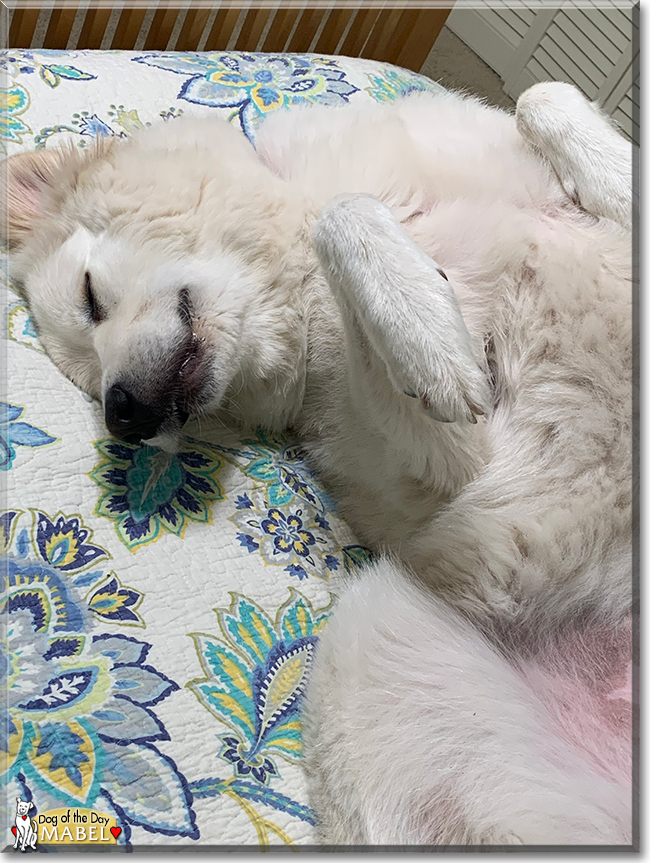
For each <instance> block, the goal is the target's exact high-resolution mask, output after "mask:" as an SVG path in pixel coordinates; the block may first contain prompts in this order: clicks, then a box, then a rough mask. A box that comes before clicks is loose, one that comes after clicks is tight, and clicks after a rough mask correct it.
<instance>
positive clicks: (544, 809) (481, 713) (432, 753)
mask: <svg viewBox="0 0 650 863" xmlns="http://www.w3.org/2000/svg"><path fill="white" fill-rule="evenodd" d="M303 733H304V741H305V753H306V766H307V775H308V779H309V784H310V802H311V805H312V806H313V807H314V808H315V811H316V814H317V827H318V834H319V841H320V842H321V843H322V844H324V845H343V844H358V845H441V844H443V845H463V846H466V845H511V844H527V845H531V844H533V845H557V844H571V845H587V844H612V845H613V844H624V843H626V842H629V841H630V839H629V835H628V834H629V823H630V813H629V807H630V800H629V797H630V795H627V797H626V795H625V794H621V789H620V788H619V787H618V786H617V785H616V783H615V782H613V781H611V780H609V779H607V778H605V777H604V776H603V775H601V774H599V773H598V772H597V771H596V770H595V768H594V766H593V765H592V764H591V762H589V761H588V760H587V759H586V758H584V757H583V755H582V753H581V752H580V751H578V750H577V749H575V748H574V747H572V746H571V745H570V744H569V743H568V742H567V741H566V740H565V739H564V738H562V737H560V736H559V735H558V734H557V732H556V730H555V728H554V726H553V725H552V722H551V721H550V720H549V717H548V716H547V713H546V710H545V705H544V703H543V701H542V700H540V699H538V698H537V696H536V694H535V693H534V692H533V691H532V689H531V688H530V686H529V685H528V684H527V683H526V681H525V679H524V678H523V676H522V675H520V674H519V673H518V672H517V670H516V669H515V668H514V666H512V665H510V664H509V663H508V662H507V661H506V660H505V659H504V658H503V656H502V655H501V654H499V653H498V652H497V651H496V650H495V649H494V648H493V647H492V646H491V645H490V644H489V643H488V642H487V641H486V640H485V639H484V638H483V637H482V636H481V635H480V633H479V632H478V631H477V630H476V629H475V628H474V627H473V626H472V625H471V624H470V623H469V622H468V621H467V620H465V619H464V618H463V617H462V616H461V615H460V614H458V613H457V612H456V611H455V610H454V609H452V608H451V607H450V606H448V605H447V604H446V603H445V602H443V601H441V600H440V599H438V598H436V597H434V596H432V595H431V594H430V593H429V592H425V591H423V590H422V589H421V588H419V587H417V586H416V585H415V583H413V582H411V581H410V580H409V578H408V577H407V576H406V575H405V573H404V571H403V570H400V569H399V567H398V566H397V565H395V564H394V563H392V562H391V561H389V560H385V559H384V560H380V561H378V562H377V563H376V564H374V565H373V566H372V567H371V568H368V569H366V570H365V571H364V573H363V577H362V578H360V579H359V580H357V581H355V582H354V583H352V584H351V585H350V586H349V587H348V588H347V590H346V591H344V592H343V594H342V596H341V598H340V599H339V602H338V605H337V607H336V608H335V611H334V614H333V616H332V619H331V621H330V622H329V624H328V626H327V627H326V629H325V630H324V632H323V635H322V637H321V641H320V644H319V646H318V648H317V652H316V657H315V662H314V666H313V672H312V677H311V682H310V686H309V689H308V693H307V703H306V707H305V710H304V712H303Z"/></svg>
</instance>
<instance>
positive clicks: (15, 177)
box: [0, 150, 66, 247]
mask: <svg viewBox="0 0 650 863" xmlns="http://www.w3.org/2000/svg"><path fill="white" fill-rule="evenodd" d="M65 156H66V151H65V150H36V151H35V152H33V153H19V154H18V155H16V156H10V157H9V158H8V159H5V160H4V162H2V163H0V200H2V201H4V205H5V212H4V213H3V214H1V215H2V216H3V218H2V222H1V224H0V239H2V241H3V242H4V244H5V245H8V246H10V247H11V246H18V245H20V244H21V243H22V242H24V240H25V238H26V237H27V235H28V234H29V232H30V231H31V229H32V225H33V223H34V220H35V219H36V218H37V217H38V216H40V215H41V214H42V213H43V212H44V209H45V205H46V201H47V198H48V196H49V194H50V190H51V189H52V187H53V184H54V182H55V180H56V176H57V174H58V173H59V171H60V170H61V168H62V167H63V164H64V162H65Z"/></svg>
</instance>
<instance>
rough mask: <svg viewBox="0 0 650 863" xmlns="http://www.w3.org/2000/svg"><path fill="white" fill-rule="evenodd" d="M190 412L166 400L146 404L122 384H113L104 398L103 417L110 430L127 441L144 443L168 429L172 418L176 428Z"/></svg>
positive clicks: (182, 423) (183, 422) (184, 420)
mask: <svg viewBox="0 0 650 863" xmlns="http://www.w3.org/2000/svg"><path fill="white" fill-rule="evenodd" d="M188 417H189V414H188V413H187V412H186V411H185V410H184V409H182V408H179V407H177V406H175V405H174V404H173V403H170V401H169V400H165V402H164V403H162V404H145V403H144V402H142V401H140V399H138V398H137V397H136V396H135V395H134V394H133V392H131V391H130V390H129V389H128V388H127V387H126V386H124V385H123V384H114V385H113V386H112V387H111V388H110V389H109V390H108V392H107V393H106V396H105V398H104V418H105V422H106V427H107V428H108V430H109V432H110V433H111V434H112V435H114V436H115V437H117V438H120V439H121V440H124V441H126V442H127V443H141V441H143V440H149V439H150V438H153V437H155V436H156V435H157V434H159V433H161V432H162V431H163V430H166V429H167V428H168V427H169V425H170V421H173V422H174V425H175V426H176V427H177V428H180V427H181V426H183V425H184V424H185V422H186V421H187V419H188Z"/></svg>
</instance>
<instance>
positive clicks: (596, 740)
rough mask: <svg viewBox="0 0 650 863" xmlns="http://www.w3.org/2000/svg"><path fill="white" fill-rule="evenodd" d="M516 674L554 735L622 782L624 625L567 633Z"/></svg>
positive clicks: (628, 660) (626, 767) (627, 632)
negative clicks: (615, 629) (616, 628)
mask: <svg viewBox="0 0 650 863" xmlns="http://www.w3.org/2000/svg"><path fill="white" fill-rule="evenodd" d="M521 671H522V672H523V675H524V677H525V679H526V681H527V683H528V685H529V686H530V688H531V689H532V690H533V692H534V693H535V694H536V696H537V698H538V699H539V700H540V701H541V702H542V704H543V705H544V707H545V708H546V711H547V712H548V714H549V715H550V717H551V720H552V722H553V724H554V725H555V726H556V729H557V731H558V733H559V734H560V735H561V736H563V737H564V738H565V739H568V740H569V741H570V742H571V743H572V744H573V745H574V746H576V747H577V748H578V749H580V750H582V751H583V752H585V753H586V754H587V755H588V756H589V757H590V760H591V761H592V762H593V763H594V764H595V765H596V766H597V767H598V769H599V771H600V772H602V773H603V774H604V775H606V776H608V777H609V778H611V779H614V780H616V781H618V782H622V783H625V784H627V783H630V782H631V771H632V639H631V628H630V625H629V622H628V624H627V625H626V626H625V627H621V628H620V630H619V631H618V632H612V631H611V630H607V629H606V628H604V627H603V628H591V629H589V628H585V629H582V630H580V631H576V630H574V631H569V632H566V633H564V634H562V636H560V637H558V638H556V639H555V640H554V644H553V646H552V647H551V648H550V649H549V648H547V649H545V650H544V651H540V652H539V653H538V655H537V656H536V657H535V658H534V659H531V660H530V661H528V662H527V663H526V664H524V665H523V666H522V667H521Z"/></svg>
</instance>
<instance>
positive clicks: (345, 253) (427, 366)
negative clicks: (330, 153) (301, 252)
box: [314, 195, 489, 423]
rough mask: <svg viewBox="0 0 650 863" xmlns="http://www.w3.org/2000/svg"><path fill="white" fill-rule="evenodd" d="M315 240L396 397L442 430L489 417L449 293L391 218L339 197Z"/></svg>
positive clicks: (484, 390)
mask: <svg viewBox="0 0 650 863" xmlns="http://www.w3.org/2000/svg"><path fill="white" fill-rule="evenodd" d="M314 240H315V245H316V251H317V253H318V256H319V258H320V261H321V264H322V266H323V270H324V272H325V275H326V277H327V279H328V282H329V285H330V287H331V289H332V291H333V293H334V296H335V297H336V299H337V301H338V302H339V305H340V306H341V307H342V310H343V313H344V318H345V319H346V322H348V323H349V321H350V320H351V319H354V320H355V321H356V322H358V324H359V326H360V327H361V330H362V332H363V334H364V336H365V338H366V339H367V340H368V341H369V342H370V345H371V346H372V349H373V351H374V353H375V355H376V356H377V357H379V358H380V360H381V361H382V362H383V365H384V368H385V373H386V374H387V376H388V379H389V381H390V383H391V384H392V386H393V387H394V389H395V392H396V393H398V394H399V396H400V397H403V396H404V394H406V395H407V396H408V395H410V396H415V397H417V398H418V399H419V400H420V403H421V404H422V406H423V408H424V410H425V411H426V412H427V413H428V414H429V415H430V416H431V417H432V418H433V419H435V420H439V421H442V422H455V421H458V420H464V421H469V422H473V423H475V422H476V417H477V416H480V415H482V414H484V413H486V412H487V410H488V398H489V396H488V387H487V382H486V377H485V374H484V371H483V369H482V368H481V366H480V362H481V355H480V353H479V352H478V350H477V347H476V346H475V345H474V344H473V343H472V339H471V337H470V334H469V332H468V331H467V327H466V326H465V322H464V320H463V317H462V315H461V311H460V306H459V304H458V300H457V298H456V295H455V294H454V290H453V288H452V286H451V285H450V283H449V281H448V280H447V278H446V276H445V274H444V273H443V272H442V270H441V269H440V268H439V267H438V266H436V264H435V262H434V261H433V260H432V259H431V258H429V257H428V255H426V254H425V253H424V252H423V251H422V250H421V249H419V248H418V246H416V244H415V243H414V242H413V241H412V240H411V239H410V237H409V236H408V234H407V233H406V231H405V230H404V228H403V227H402V226H401V225H400V223H399V222H398V221H397V219H396V218H395V217H394V216H393V214H392V213H391V212H390V210H389V209H388V208H387V207H386V206H385V205H384V204H382V203H380V202H379V201H377V200H375V199H374V198H370V197H367V196H363V195H346V196H342V197H340V198H337V199H335V200H334V201H333V202H332V203H330V204H329V205H328V206H327V207H325V209H324V210H323V212H322V214H321V217H320V219H319V222H318V224H317V226H316V230H315V234H314ZM348 332H350V328H349V329H348ZM352 338H353V340H354V337H352ZM358 365H359V366H363V365H364V363H363V361H362V362H359V363H358Z"/></svg>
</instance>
